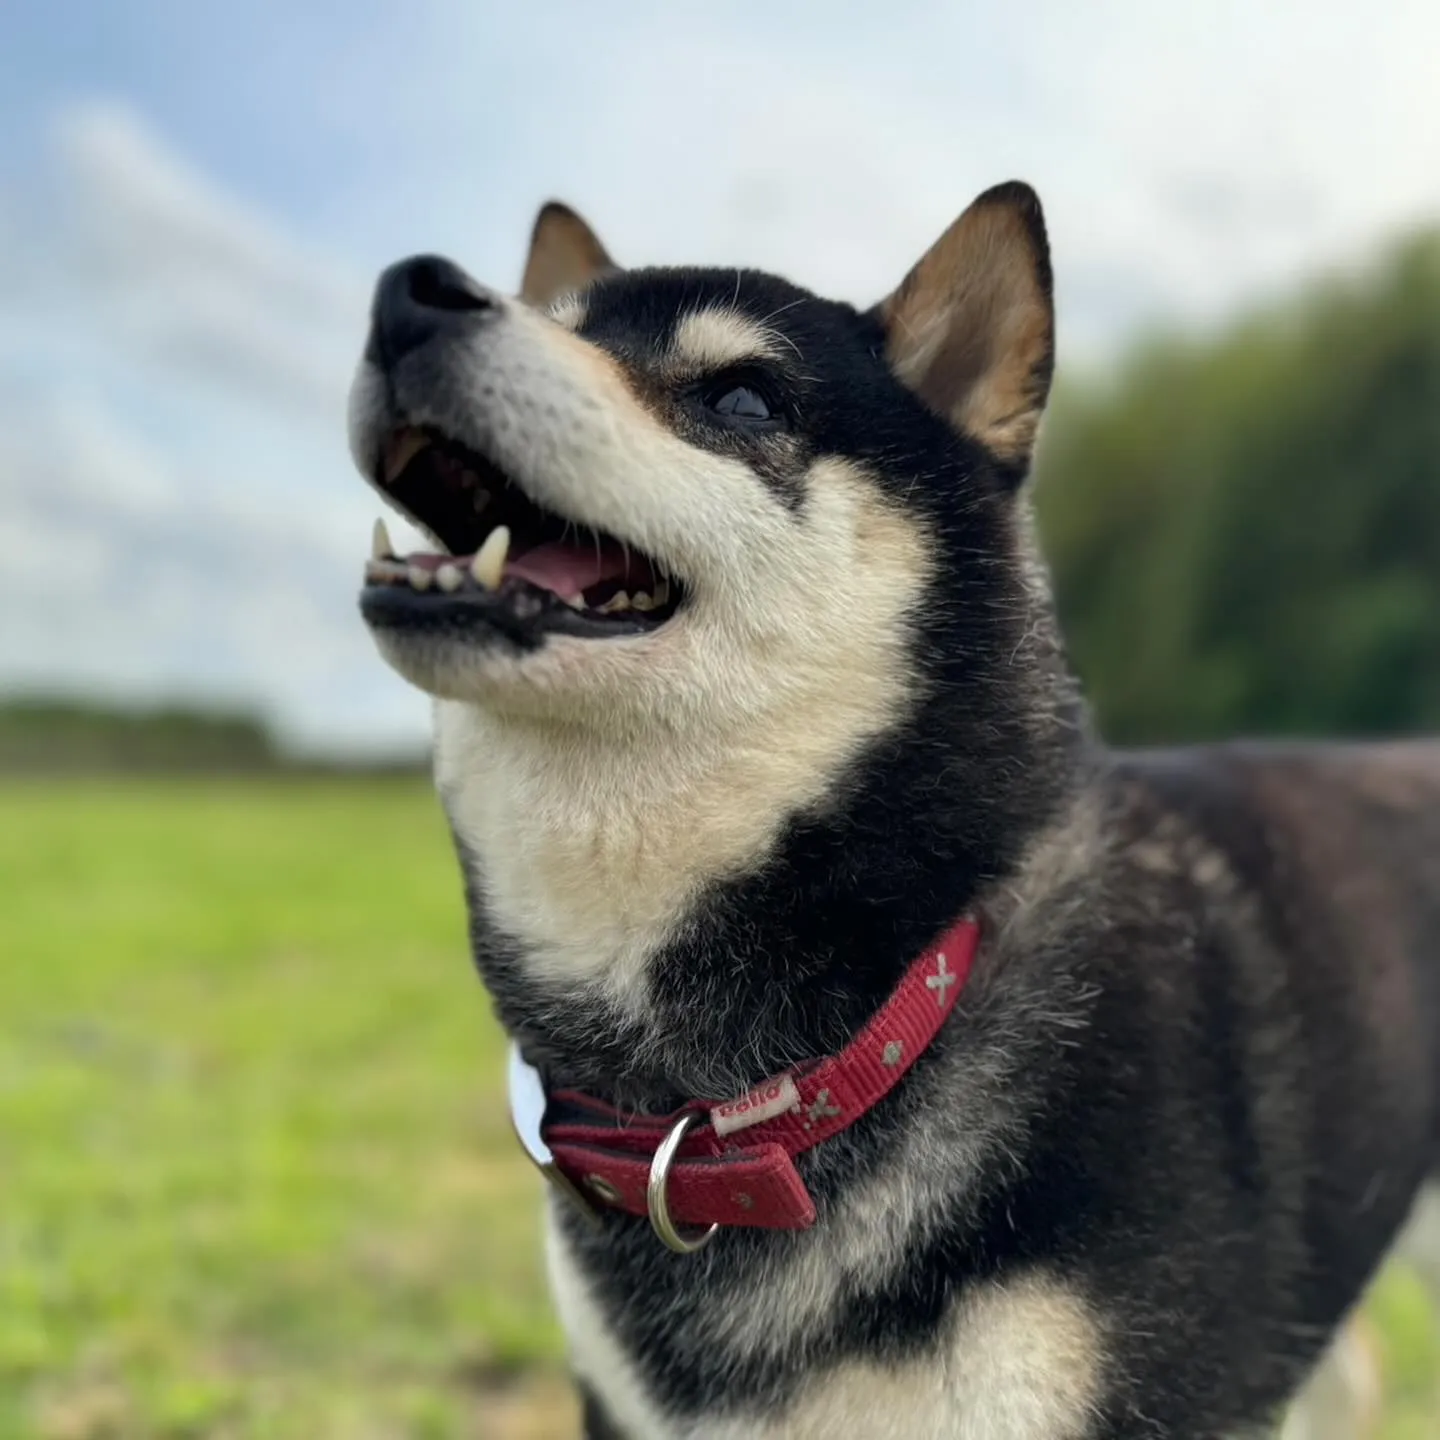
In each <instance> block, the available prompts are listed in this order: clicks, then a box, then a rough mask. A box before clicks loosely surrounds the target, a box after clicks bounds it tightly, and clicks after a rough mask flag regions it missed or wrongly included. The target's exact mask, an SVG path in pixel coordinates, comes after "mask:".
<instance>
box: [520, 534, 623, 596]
mask: <svg viewBox="0 0 1440 1440" xmlns="http://www.w3.org/2000/svg"><path fill="white" fill-rule="evenodd" d="M627 559H628V561H629V563H628V564H627V563H626V562H627ZM641 569H644V570H647V571H648V569H649V567H648V566H647V565H646V564H645V562H644V561H643V560H641V559H639V557H637V556H629V557H627V556H626V554H625V551H624V549H623V548H622V547H621V546H619V545H617V544H615V543H614V542H613V541H605V542H604V543H603V544H601V545H600V546H598V547H597V546H595V545H568V544H565V543H564V542H555V543H551V544H547V545H537V546H536V547H535V548H534V549H533V550H527V551H526V552H525V553H524V554H523V555H520V556H517V557H516V558H515V559H514V560H511V561H509V562H508V563H507V564H506V566H505V573H506V574H507V575H518V576H519V577H520V579H522V580H528V581H529V582H530V583H531V584H532V585H540V586H542V587H543V588H544V589H546V590H553V591H554V592H555V594H557V595H559V596H561V597H562V598H563V599H568V600H573V599H576V598H577V597H579V596H580V595H581V594H583V593H584V592H585V591H586V590H588V589H590V587H591V586H592V585H598V584H599V583H600V582H601V581H602V580H626V579H628V578H629V576H630V572H632V571H633V572H635V573H636V574H637V575H638V573H639V571H640V570H641Z"/></svg>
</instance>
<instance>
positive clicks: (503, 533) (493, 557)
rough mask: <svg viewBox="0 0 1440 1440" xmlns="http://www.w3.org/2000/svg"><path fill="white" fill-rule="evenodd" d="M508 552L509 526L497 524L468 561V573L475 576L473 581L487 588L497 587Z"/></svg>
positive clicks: (493, 588)
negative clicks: (473, 556)
mask: <svg viewBox="0 0 1440 1440" xmlns="http://www.w3.org/2000/svg"><path fill="white" fill-rule="evenodd" d="M509 553H510V527H509V526H508V525H497V526H496V527H495V528H494V529H493V530H492V531H491V532H490V534H489V535H488V536H487V537H486V540H485V543H484V544H483V545H482V546H481V547H480V548H479V549H478V550H477V551H476V552H475V558H474V559H473V560H472V561H471V562H470V573H471V574H472V575H473V576H474V577H475V583H476V584H477V585H483V586H484V587H485V589H487V590H495V589H497V588H498V587H499V585H500V576H501V575H502V574H503V573H504V570H505V557H506V556H507V555H508V554H509Z"/></svg>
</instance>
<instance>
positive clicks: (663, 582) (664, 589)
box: [655, 575, 670, 610]
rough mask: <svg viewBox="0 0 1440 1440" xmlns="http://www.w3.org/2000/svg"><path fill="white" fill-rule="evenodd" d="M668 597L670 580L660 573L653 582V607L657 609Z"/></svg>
mask: <svg viewBox="0 0 1440 1440" xmlns="http://www.w3.org/2000/svg"><path fill="white" fill-rule="evenodd" d="M669 599H670V582H669V580H667V579H666V578H665V576H663V575H662V576H661V577H660V578H659V579H658V580H657V581H656V582H655V608H656V609H657V610H658V609H659V608H660V607H661V606H662V605H664V604H666V603H667V602H668V601H669Z"/></svg>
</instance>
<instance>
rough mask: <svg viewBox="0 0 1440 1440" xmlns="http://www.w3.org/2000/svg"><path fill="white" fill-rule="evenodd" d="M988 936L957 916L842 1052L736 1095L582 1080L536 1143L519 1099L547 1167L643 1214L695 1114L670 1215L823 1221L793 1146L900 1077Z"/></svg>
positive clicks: (853, 1113) (553, 1101)
mask: <svg viewBox="0 0 1440 1440" xmlns="http://www.w3.org/2000/svg"><path fill="white" fill-rule="evenodd" d="M979 937H980V931H979V927H978V925H977V924H976V923H975V921H974V920H973V919H971V918H970V917H968V916H967V917H965V918H964V919H962V920H960V921H959V922H958V923H957V924H955V925H954V926H953V927H952V928H951V929H950V930H948V931H947V932H946V933H945V934H944V935H943V936H941V937H940V939H939V940H937V941H936V942H935V944H933V945H932V946H931V947H930V948H929V949H928V950H926V951H925V953H924V954H923V955H922V956H921V957H920V958H919V959H918V960H917V961H916V962H915V963H914V964H913V965H912V966H911V967H910V969H909V970H908V971H907V972H906V975H905V978H904V979H903V980H902V981H901V982H900V984H899V986H898V987H897V988H896V990H895V992H894V993H893V994H892V995H891V996H890V999H889V1000H888V1001H886V1003H885V1005H884V1006H883V1007H882V1008H881V1010H880V1011H879V1012H878V1013H877V1014H876V1015H875V1017H874V1018H873V1019H872V1020H871V1021H870V1022H869V1024H867V1025H866V1026H865V1028H864V1029H863V1030H862V1031H861V1032H860V1033H859V1034H858V1035H857V1036H856V1037H855V1039H854V1040H853V1041H852V1042H851V1043H850V1044H849V1045H847V1046H846V1047H845V1049H844V1050H842V1051H841V1052H840V1053H839V1054H838V1055H831V1056H828V1057H826V1058H824V1059H821V1060H818V1061H809V1062H807V1063H805V1064H804V1065H800V1066H797V1067H795V1068H794V1069H791V1070H788V1071H786V1072H785V1073H784V1074H783V1075H778V1076H776V1077H775V1078H773V1079H771V1080H767V1081H765V1082H764V1083H763V1084H760V1085H757V1086H756V1087H755V1088H754V1089H753V1090H750V1091H749V1092H748V1093H746V1094H744V1095H741V1096H739V1097H738V1098H737V1099H734V1100H728V1101H723V1102H710V1101H692V1102H691V1103H689V1104H688V1105H685V1106H682V1107H681V1109H679V1110H677V1111H675V1112H674V1113H673V1114H671V1115H666V1116H634V1115H622V1114H620V1112H618V1111H617V1110H615V1109H614V1108H613V1107H611V1106H609V1105H606V1104H604V1103H603V1102H601V1101H598V1100H595V1099H592V1098H591V1097H589V1096H587V1095H582V1094H580V1093H579V1092H577V1091H573V1090H566V1091H557V1092H555V1093H554V1094H553V1095H550V1096H548V1097H546V1098H547V1101H548V1103H547V1104H546V1108H545V1112H544V1119H543V1121H541V1122H540V1124H539V1136H538V1138H539V1139H540V1141H541V1142H542V1143H541V1144H540V1145H539V1146H538V1147H537V1146H536V1145H534V1144H533V1143H532V1141H531V1140H530V1139H527V1138H526V1136H525V1134H524V1130H523V1127H522V1125H521V1120H520V1116H519V1111H518V1107H516V1108H515V1113H516V1124H517V1129H520V1130H521V1133H522V1139H523V1140H525V1144H526V1149H527V1150H528V1151H529V1152H530V1154H531V1156H532V1158H534V1159H536V1160H537V1162H539V1163H540V1165H541V1168H542V1170H544V1171H545V1172H546V1174H547V1177H548V1178H550V1179H552V1180H554V1181H556V1182H557V1183H558V1184H559V1185H560V1188H562V1189H563V1190H565V1191H567V1192H569V1193H570V1194H571V1195H572V1196H573V1197H574V1198H579V1195H578V1194H577V1193H576V1192H583V1194H584V1198H585V1199H586V1200H588V1201H592V1202H598V1203H600V1204H601V1205H604V1206H608V1207H610V1208H613V1209H618V1210H625V1211H628V1212H629V1213H630V1214H632V1215H645V1214H647V1213H650V1211H649V1206H648V1202H647V1186H648V1184H649V1182H650V1179H651V1169H652V1165H653V1162H654V1160H655V1152H656V1151H657V1149H659V1148H660V1146H661V1144H662V1143H663V1142H664V1141H665V1139H666V1137H667V1135H669V1134H670V1133H671V1132H672V1131H673V1130H674V1129H675V1127H676V1125H677V1124H678V1123H679V1122H681V1121H682V1120H684V1119H685V1118H686V1117H687V1116H688V1117H690V1118H691V1120H692V1122H693V1123H691V1124H690V1126H689V1127H688V1129H687V1130H686V1131H685V1133H684V1138H683V1140H682V1141H681V1143H680V1147H679V1150H678V1152H677V1153H676V1155H675V1158H674V1160H673V1162H671V1164H670V1166H669V1172H668V1176H662V1179H663V1180H664V1181H665V1182H666V1187H667V1189H666V1199H667V1201H668V1207H669V1214H670V1216H671V1217H672V1218H673V1219H674V1220H675V1221H676V1222H678V1223H680V1224H685V1225H702V1226H710V1225H743V1226H759V1227H762V1228H765V1229H778V1230H802V1229H804V1228H805V1227H807V1226H809V1225H812V1224H814V1222H815V1202H814V1201H813V1200H812V1199H811V1197H810V1193H809V1191H808V1190H806V1188H805V1182H804V1181H803V1180H802V1179H801V1178H800V1173H799V1171H798V1170H797V1169H796V1167H795V1157H796V1156H797V1155H799V1154H801V1153H803V1152H804V1151H806V1150H809V1149H810V1148H811V1147H812V1146H815V1145H819V1144H821V1143H822V1142H823V1141H825V1140H828V1139H829V1138H830V1137H831V1136H832V1135H836V1134H838V1133H839V1132H840V1131H841V1130H844V1129H845V1128H846V1127H847V1126H849V1125H852V1124H853V1123H854V1122H855V1121H856V1120H857V1119H859V1117H860V1116H861V1115H863V1114H864V1113H865V1112H866V1111H867V1110H869V1109H871V1108H872V1107H873V1106H874V1105H876V1104H877V1103H878V1102H879V1101H880V1100H881V1099H882V1098H883V1097H884V1096H886V1095H888V1094H889V1093H890V1091H891V1090H893V1089H894V1088H895V1086H896V1085H897V1084H898V1083H899V1081H900V1079H901V1077H902V1076H903V1075H904V1074H905V1072H906V1071H907V1070H909V1069H910V1067H911V1066H912V1065H913V1064H914V1063H915V1061H916V1060H917V1059H918V1058H919V1056H920V1054H921V1052H922V1051H924V1049H925V1048H926V1046H927V1045H929V1044H930V1042H931V1041H932V1040H933V1039H934V1038H935V1036H936V1035H937V1034H938V1033H939V1030H940V1027H941V1026H942V1025H943V1024H944V1023H945V1020H946V1018H947V1017H948V1016H949V1014H950V1012H951V1011H952V1010H953V1009H954V1008H955V1002H956V1001H957V1000H958V999H959V996H960V991H961V990H962V989H963V988H964V986H965V982H966V980H967V979H968V978H969V974H970V968H971V965H972V964H973V962H974V959H975V950H976V946H977V944H978V942H979ZM520 1063H521V1064H522V1067H523V1062H520ZM512 1096H513V1092H512ZM512 1106H514V1101H513V1098H512ZM537 1151H538V1152H540V1153H537ZM545 1152H548V1153H545ZM556 1171H558V1172H559V1174H558V1175H557V1174H556V1173H555V1172H556Z"/></svg>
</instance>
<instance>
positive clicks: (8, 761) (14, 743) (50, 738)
mask: <svg viewBox="0 0 1440 1440" xmlns="http://www.w3.org/2000/svg"><path fill="white" fill-rule="evenodd" d="M426 768H427V765H426V759H425V756H424V755H423V754H415V755H408V756H407V755H399V756H395V757H391V758H387V759H375V760H368V761H363V762H362V761H358V760H351V761H335V760H329V759H326V758H325V757H318V756H313V755H312V756H305V755H296V754H294V753H292V752H290V751H289V750H287V749H286V748H285V746H284V745H283V744H281V742H280V741H279V740H278V739H277V738H276V736H275V734H274V732H273V731H272V730H271V728H270V727H269V726H268V725H267V724H266V723H265V721H264V720H263V719H262V718H261V717H260V716H258V715H255V714H252V713H250V712H248V711H245V710H227V709H223V708H217V707H205V706H199V705H191V704H169V705H156V706H132V705H122V704H118V703H113V702H110V701H107V700H104V699H101V698H98V697H97V698H94V699H86V698H70V697H47V696H43V695H24V696H14V697H10V698H8V699H6V698H0V774H6V773H9V774H17V773H18V774H22V775H26V774H29V775H53V774H63V773H67V772H70V773H77V774H96V773H106V772H136V773H141V774H160V773H188V774H223V773H240V774H260V773H276V774H285V775H319V774H334V773H340V772H346V773H352V772H353V773H356V774H363V775H381V774H409V773H411V772H416V773H419V772H423V771H424V770H425V769H426Z"/></svg>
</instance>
